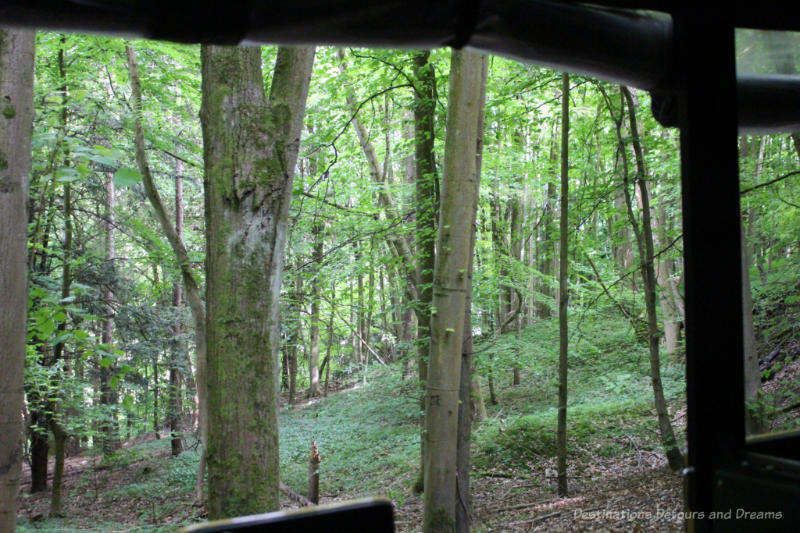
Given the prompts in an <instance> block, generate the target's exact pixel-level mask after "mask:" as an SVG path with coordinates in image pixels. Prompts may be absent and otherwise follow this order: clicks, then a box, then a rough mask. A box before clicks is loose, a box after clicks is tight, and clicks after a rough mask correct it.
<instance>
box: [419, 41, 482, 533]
mask: <svg viewBox="0 0 800 533" xmlns="http://www.w3.org/2000/svg"><path fill="white" fill-rule="evenodd" d="M487 65H488V60H487V58H486V56H482V55H479V54H476V53H473V52H468V51H463V50H453V53H452V56H451V66H450V69H451V71H450V95H449V102H448V111H447V137H446V141H445V163H444V177H443V180H442V196H441V207H440V208H441V213H440V223H439V228H438V231H437V238H436V243H437V250H438V255H437V257H436V267H435V269H434V289H433V304H432V307H433V309H435V310H436V312H435V313H434V314H433V315H432V317H431V353H430V360H429V363H428V381H427V386H426V390H427V394H426V404H425V428H426V439H427V451H426V454H425V507H424V515H423V531H425V532H426V533H433V532H440V531H444V532H451V531H454V530H455V527H456V493H457V476H456V471H457V470H456V469H457V443H458V404H459V389H460V384H461V359H462V357H461V351H462V347H463V346H462V342H463V338H464V320H465V309H466V295H467V285H468V282H469V280H468V274H467V271H468V268H469V263H470V262H471V261H472V255H471V254H470V242H471V239H472V234H473V233H474V227H475V215H476V212H477V202H478V183H479V179H480V176H478V175H477V172H476V168H477V165H476V156H477V148H478V146H477V144H478V143H477V141H478V127H479V124H480V123H481V115H482V113H483V96H484V94H485V92H484V89H483V87H482V86H483V81H484V80H485V79H486V78H485V76H486V74H485V71H486V68H487Z"/></svg>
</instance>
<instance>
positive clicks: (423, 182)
mask: <svg viewBox="0 0 800 533" xmlns="http://www.w3.org/2000/svg"><path fill="white" fill-rule="evenodd" d="M430 55H431V53H430V52H428V51H425V52H415V53H414V56H413V60H414V76H415V78H416V81H417V87H416V90H415V91H414V163H415V169H414V176H415V178H416V179H415V183H414V196H415V198H414V202H415V203H416V207H417V216H416V224H417V225H416V230H415V232H414V239H415V240H416V243H415V244H416V249H415V256H416V278H417V296H418V297H419V301H418V302H417V303H416V308H415V311H416V314H417V367H418V378H419V383H420V387H422V390H423V391H424V390H425V382H426V381H427V379H428V353H429V352H430V341H429V339H430V334H431V298H432V295H433V269H434V266H435V265H434V261H435V257H436V253H435V247H436V218H437V216H438V214H439V209H438V208H439V198H438V192H437V190H438V186H439V177H438V175H437V170H436V159H435V157H434V151H433V147H434V142H435V140H436V133H435V132H436V130H435V123H434V120H435V111H436V72H435V71H434V69H433V64H432V63H431V62H430ZM420 398H421V405H420V412H421V413H423V414H422V415H420V428H423V429H424V427H425V416H424V412H425V396H424V395H421V396H420ZM424 483H425V438H424V435H423V438H421V439H420V470H419V475H418V476H417V480H416V482H415V484H414V491H415V492H422V490H423V488H424V487H423V485H424Z"/></svg>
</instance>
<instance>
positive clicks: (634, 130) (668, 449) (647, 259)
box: [620, 87, 683, 470]
mask: <svg viewBox="0 0 800 533" xmlns="http://www.w3.org/2000/svg"><path fill="white" fill-rule="evenodd" d="M620 90H621V92H622V94H623V96H624V99H625V102H626V103H627V106H628V121H629V124H630V130H631V140H632V142H633V149H634V155H635V159H636V180H635V181H636V185H637V186H638V188H639V194H640V196H641V201H642V227H641V229H639V226H638V224H637V222H636V219H635V217H634V216H633V206H632V202H631V198H630V192H629V190H628V179H627V172H626V171H623V178H624V183H623V187H624V192H625V202H626V204H627V210H628V218H629V219H630V222H631V227H632V229H633V232H634V234H635V236H636V243H637V246H638V249H639V263H640V271H641V274H642V283H643V285H644V295H645V306H646V309H647V342H648V346H649V348H650V381H651V383H652V385H653V398H654V403H655V407H656V415H657V417H658V427H659V431H660V433H661V443H662V445H663V446H664V451H665V453H666V456H667V461H668V462H669V466H670V468H671V469H672V470H679V469H681V468H683V454H682V453H681V450H680V448H679V447H678V443H677V440H676V439H675V433H674V432H673V430H672V423H671V422H670V418H669V411H668V410H667V402H666V400H665V398H664V388H663V385H662V383H661V362H660V359H659V353H658V351H659V338H660V334H659V331H658V318H657V315H656V275H655V268H654V261H655V258H654V252H653V230H652V225H651V222H650V194H649V192H648V190H647V185H646V182H645V176H646V173H645V168H644V154H643V152H642V145H641V142H640V140H639V126H638V124H637V121H636V107H635V105H634V102H633V96H632V95H631V92H630V91H629V90H628V89H627V88H626V87H621V89H620ZM623 157H624V156H623Z"/></svg>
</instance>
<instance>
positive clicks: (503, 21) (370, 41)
mask: <svg viewBox="0 0 800 533" xmlns="http://www.w3.org/2000/svg"><path fill="white" fill-rule="evenodd" d="M0 25H6V26H14V25H19V26H33V27H39V28H49V29H54V30H68V31H86V32H103V33H121V34H126V35H139V36H143V37H147V38H151V39H163V40H171V41H179V42H215V43H222V44H235V43H238V42H244V43H254V44H256V43H257V44H261V43H274V44H331V45H341V46H372V47H376V46H377V47H381V46H384V47H395V48H397V47H399V48H437V47H441V46H448V45H454V46H457V47H459V46H463V45H468V46H473V47H475V48H478V49H480V50H483V51H486V52H491V53H497V54H502V55H511V56H513V57H516V58H518V59H522V60H526V61H534V62H539V63H542V64H546V65H549V66H552V67H556V68H560V69H565V70H570V71H575V72H578V73H582V74H588V75H592V76H598V77H601V78H604V79H607V80H611V81H616V82H619V83H624V84H627V85H633V86H635V87H639V88H642V89H651V88H653V87H655V86H656V85H659V84H660V83H661V82H662V81H663V78H664V73H665V65H666V64H667V62H668V59H669V56H670V54H671V52H670V48H671V41H670V38H669V37H670V34H671V29H670V22H669V20H659V19H655V18H652V17H646V16H641V15H637V14H634V13H623V12H619V11H614V10H605V9H601V8H596V7H588V6H579V5H575V4H573V3H570V2H563V1H559V0H505V1H503V2H499V1H496V0H370V1H369V2H364V1H363V0H337V1H335V2H331V1H328V0H281V1H279V0H228V1H226V2H224V3H211V2H208V3H202V2H200V3H197V2H190V1H189V0H126V1H120V0H72V1H65V0H1V1H0Z"/></svg>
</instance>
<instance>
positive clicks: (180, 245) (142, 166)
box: [126, 46, 208, 501]
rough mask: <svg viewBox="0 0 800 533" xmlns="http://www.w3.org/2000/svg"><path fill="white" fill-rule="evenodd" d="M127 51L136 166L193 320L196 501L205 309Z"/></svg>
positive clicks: (199, 495)
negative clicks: (160, 181)
mask: <svg viewBox="0 0 800 533" xmlns="http://www.w3.org/2000/svg"><path fill="white" fill-rule="evenodd" d="M126 54H127V58H128V71H129V73H130V78H131V93H132V97H133V105H134V111H135V112H136V114H135V120H134V129H135V138H134V140H135V145H136V163H137V165H138V167H139V172H140V173H141V174H142V176H143V177H142V183H143V184H144V190H145V194H146V195H147V199H148V200H149V201H150V205H151V206H152V207H153V211H155V214H156V218H157V219H158V222H159V224H160V225H161V230H162V231H163V232H164V234H165V235H166V236H167V240H168V241H169V244H170V246H171V247H172V252H173V253H174V254H175V257H176V259H177V260H178V266H179V268H180V270H181V280H182V281H183V288H184V290H185V291H186V301H187V302H188V303H189V310H190V311H191V313H192V321H193V322H194V335H195V347H196V348H195V351H196V359H197V371H196V374H197V375H196V376H195V384H196V387H197V399H198V404H199V405H198V424H199V426H200V440H201V441H202V442H203V449H202V450H201V453H200V463H199V465H198V473H197V484H196V487H195V498H196V499H197V500H198V501H202V500H203V479H204V477H205V464H206V452H207V446H206V442H207V435H208V389H207V380H206V311H205V307H204V306H203V297H202V296H201V294H200V285H199V283H198V282H197V278H196V276H195V274H194V271H193V270H192V264H191V262H190V261H189V253H188V252H187V250H186V246H185V245H184V242H183V239H181V238H180V236H179V235H178V230H177V229H176V228H175V227H173V225H172V222H171V221H170V219H169V217H168V216H167V210H166V208H165V207H164V202H163V201H162V200H161V196H160V195H159V193H158V189H156V186H155V182H154V181H153V177H152V175H151V173H150V165H149V164H148V162H147V152H146V151H145V145H144V126H143V125H142V118H141V109H142V89H141V83H140V81H139V67H138V64H137V62H136V52H135V50H134V49H133V48H132V47H130V46H128V47H126Z"/></svg>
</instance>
